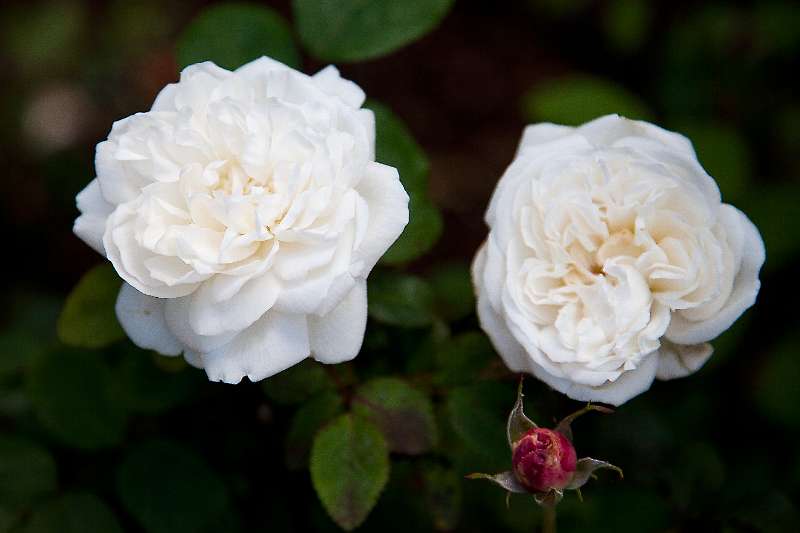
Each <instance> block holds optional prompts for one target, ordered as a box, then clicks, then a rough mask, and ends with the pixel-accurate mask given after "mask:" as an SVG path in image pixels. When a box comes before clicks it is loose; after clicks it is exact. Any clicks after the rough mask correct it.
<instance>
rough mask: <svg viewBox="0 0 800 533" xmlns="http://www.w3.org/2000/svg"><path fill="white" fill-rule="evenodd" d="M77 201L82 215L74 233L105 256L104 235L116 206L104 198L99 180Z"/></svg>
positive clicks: (85, 190) (74, 226) (83, 191)
mask: <svg viewBox="0 0 800 533" xmlns="http://www.w3.org/2000/svg"><path fill="white" fill-rule="evenodd" d="M75 200H76V203H77V204H78V210H79V211H80V212H81V215H80V216H79V217H78V218H76V219H75V224H74V225H73V227H72V231H74V232H75V235H77V236H78V237H80V238H81V239H82V240H83V242H85V243H86V244H88V245H89V246H91V247H92V248H94V249H95V250H96V251H97V252H98V253H100V254H103V255H105V253H106V252H105V248H104V247H103V233H105V230H106V220H107V219H108V216H109V215H110V214H111V212H112V211H113V210H114V206H113V205H111V204H110V203H108V202H107V201H106V199H105V198H104V197H103V192H102V191H101V190H100V182H99V181H98V180H97V178H95V179H93V180H92V181H91V182H89V185H87V186H86V187H85V188H84V189H83V190H82V191H81V192H79V193H78V196H77V197H76V198H75Z"/></svg>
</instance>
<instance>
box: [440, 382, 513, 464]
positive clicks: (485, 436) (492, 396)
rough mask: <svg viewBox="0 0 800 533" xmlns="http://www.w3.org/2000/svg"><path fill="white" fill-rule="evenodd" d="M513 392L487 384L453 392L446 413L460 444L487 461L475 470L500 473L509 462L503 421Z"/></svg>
mask: <svg viewBox="0 0 800 533" xmlns="http://www.w3.org/2000/svg"><path fill="white" fill-rule="evenodd" d="M513 399H514V393H513V391H512V390H510V389H509V388H508V387H507V386H505V385H503V384H501V383H497V382H492V381H487V382H483V383H476V384H474V385H466V386H463V387H457V388H454V389H452V390H451V391H450V392H449V394H448V397H447V402H446V404H445V410H446V412H447V416H448V419H449V422H450V425H451V426H452V428H453V431H454V432H455V433H456V434H457V435H458V436H459V437H460V439H461V441H462V442H463V444H464V445H465V446H466V447H467V448H469V449H470V450H472V451H473V452H475V453H477V454H479V455H480V456H482V457H483V459H484V460H485V461H486V462H485V463H484V464H482V465H475V467H474V468H476V469H477V468H480V469H484V468H485V469H486V470H492V471H494V470H500V469H502V468H504V467H505V468H507V467H508V465H509V463H510V461H511V450H509V448H508V442H507V441H506V422H507V418H506V417H507V415H508V410H509V405H510V404H511V402H512V401H513Z"/></svg>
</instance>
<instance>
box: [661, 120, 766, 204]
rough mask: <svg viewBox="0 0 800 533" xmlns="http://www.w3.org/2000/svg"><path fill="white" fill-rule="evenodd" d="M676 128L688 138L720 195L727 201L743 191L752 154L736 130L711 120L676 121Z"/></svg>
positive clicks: (749, 171) (750, 167)
mask: <svg viewBox="0 0 800 533" xmlns="http://www.w3.org/2000/svg"><path fill="white" fill-rule="evenodd" d="M676 130H677V131H678V132H680V133H682V134H684V135H686V136H687V137H688V138H689V139H690V140H691V141H692V144H693V145H694V149H695V151H696V152H697V157H698V159H699V160H700V163H701V164H702V165H703V167H704V168H705V169H706V172H708V174H709V175H711V177H713V178H714V179H715V180H716V181H717V184H718V185H719V188H720V191H722V198H723V199H725V200H726V201H730V200H732V199H738V198H742V197H744V196H745V195H746V194H747V190H748V185H749V184H748V181H749V179H750V176H751V175H752V172H753V156H752V154H751V152H750V147H749V146H748V145H747V142H746V141H745V140H744V138H743V137H742V135H741V134H740V133H739V132H738V131H737V130H735V129H733V128H731V127H730V126H726V125H724V124H717V123H713V122H688V123H679V125H678V126H677V127H676Z"/></svg>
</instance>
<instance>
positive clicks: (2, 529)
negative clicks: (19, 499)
mask: <svg viewBox="0 0 800 533" xmlns="http://www.w3.org/2000/svg"><path fill="white" fill-rule="evenodd" d="M16 523H17V515H16V513H14V512H13V511H11V509H8V508H7V507H5V506H4V505H2V504H0V533H9V531H11V530H12V528H13V527H14V526H15V525H16Z"/></svg>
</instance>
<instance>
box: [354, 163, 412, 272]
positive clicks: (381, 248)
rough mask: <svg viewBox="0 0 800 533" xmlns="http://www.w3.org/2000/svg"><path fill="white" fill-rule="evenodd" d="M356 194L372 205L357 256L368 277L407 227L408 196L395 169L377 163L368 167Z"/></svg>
mask: <svg viewBox="0 0 800 533" xmlns="http://www.w3.org/2000/svg"><path fill="white" fill-rule="evenodd" d="M357 191H358V193H359V194H360V195H361V197H362V198H363V199H364V200H365V201H366V202H367V205H368V206H369V223H368V224H367V231H366V234H365V235H364V240H363V241H362V242H361V245H360V246H359V247H358V249H357V250H356V253H355V256H356V259H358V260H361V261H363V262H364V268H363V275H364V276H366V275H367V274H368V273H369V271H370V270H372V267H374V266H375V263H377V262H378V259H380V257H381V256H382V255H383V254H384V253H385V252H386V250H388V249H389V246H391V245H392V243H393V242H394V241H395V240H397V238H398V237H399V236H400V234H401V233H402V232H403V228H405V227H406V224H408V194H406V191H405V189H404V188H403V185H402V183H400V176H399V175H398V174H397V169H396V168H394V167H390V166H387V165H383V164H381V163H375V162H370V163H369V164H367V168H366V173H365V175H364V178H363V179H362V180H361V182H360V183H359V184H358V187H357Z"/></svg>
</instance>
